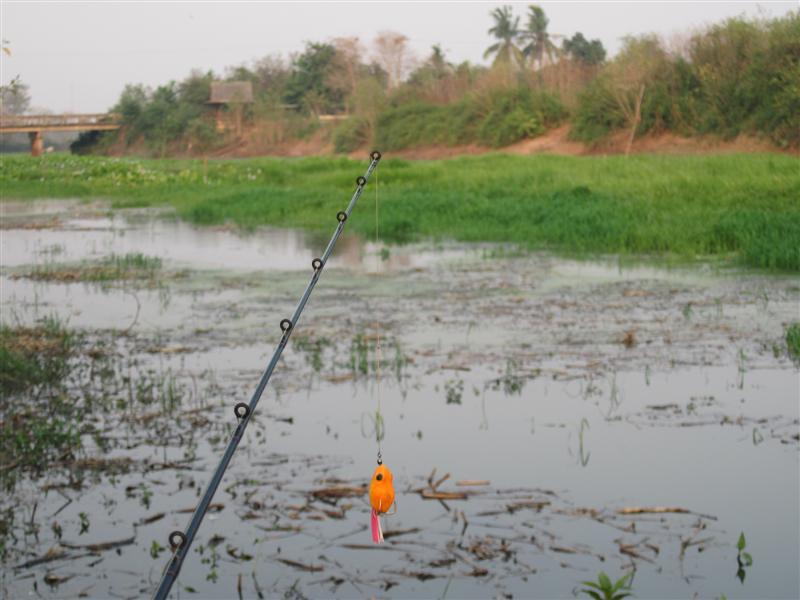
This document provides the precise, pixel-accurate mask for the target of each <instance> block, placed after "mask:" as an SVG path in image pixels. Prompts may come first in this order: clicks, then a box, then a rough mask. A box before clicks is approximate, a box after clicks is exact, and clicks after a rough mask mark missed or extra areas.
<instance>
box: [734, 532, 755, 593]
mask: <svg viewBox="0 0 800 600" xmlns="http://www.w3.org/2000/svg"><path fill="white" fill-rule="evenodd" d="M746 547H747V541H746V540H745V537H744V532H742V533H740V534H739V541H737V542H736V550H737V551H738V552H737V554H736V564H737V565H738V569H737V570H736V577H737V579H738V580H739V581H740V582H741V583H742V584H744V578H745V576H746V573H745V567H749V566H751V565H752V564H753V557H752V556H750V553H749V552H745V548H746Z"/></svg>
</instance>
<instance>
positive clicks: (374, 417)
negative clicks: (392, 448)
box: [361, 410, 386, 443]
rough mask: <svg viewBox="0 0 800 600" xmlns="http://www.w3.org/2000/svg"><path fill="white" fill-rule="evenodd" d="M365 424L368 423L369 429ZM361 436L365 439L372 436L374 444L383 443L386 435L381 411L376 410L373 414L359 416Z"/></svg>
mask: <svg viewBox="0 0 800 600" xmlns="http://www.w3.org/2000/svg"><path fill="white" fill-rule="evenodd" d="M366 422H369V423H370V425H371V429H370V426H368V425H366ZM361 435H362V437H365V438H366V437H372V436H373V435H374V436H375V441H376V442H378V443H380V442H382V441H383V438H384V436H385V435H386V426H385V424H384V421H383V415H382V414H381V411H379V410H376V411H375V414H370V413H362V414H361Z"/></svg>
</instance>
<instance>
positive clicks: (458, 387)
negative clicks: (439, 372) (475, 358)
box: [444, 379, 464, 404]
mask: <svg viewBox="0 0 800 600" xmlns="http://www.w3.org/2000/svg"><path fill="white" fill-rule="evenodd" d="M444 392H445V397H446V399H447V404H461V398H462V396H463V395H464V381H463V380H461V379H450V380H448V381H445V383H444Z"/></svg>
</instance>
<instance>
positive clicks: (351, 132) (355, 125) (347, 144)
mask: <svg viewBox="0 0 800 600" xmlns="http://www.w3.org/2000/svg"><path fill="white" fill-rule="evenodd" d="M368 141H369V125H368V124H367V122H366V121H365V120H364V119H359V118H355V117H354V118H350V119H346V120H344V121H342V122H341V123H340V124H339V125H338V126H337V127H336V129H335V130H334V132H333V149H334V150H335V151H336V152H352V151H353V150H358V149H359V148H360V147H361V146H363V145H364V144H366V143H367V142H368Z"/></svg>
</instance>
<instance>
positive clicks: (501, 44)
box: [483, 6, 523, 66]
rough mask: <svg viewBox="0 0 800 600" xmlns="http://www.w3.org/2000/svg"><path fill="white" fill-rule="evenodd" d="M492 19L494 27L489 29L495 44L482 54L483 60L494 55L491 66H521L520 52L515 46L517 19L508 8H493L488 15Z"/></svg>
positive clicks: (517, 34) (517, 32) (518, 33)
mask: <svg viewBox="0 0 800 600" xmlns="http://www.w3.org/2000/svg"><path fill="white" fill-rule="evenodd" d="M489 14H490V15H491V16H492V18H493V19H494V26H493V27H491V28H490V29H489V33H490V34H492V35H493V36H494V37H495V38H496V39H497V42H495V43H494V44H492V45H491V46H489V47H488V48H487V49H486V51H485V52H484V53H483V57H484V58H489V57H490V56H491V55H494V61H493V62H492V64H493V65H507V66H519V65H521V64H522V61H523V58H522V52H521V51H520V49H519V47H518V46H517V40H518V38H519V35H520V31H519V17H514V16H513V15H512V13H511V7H510V6H503V7H502V8H495V9H494V10H493V11H492V12H491V13H489Z"/></svg>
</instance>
